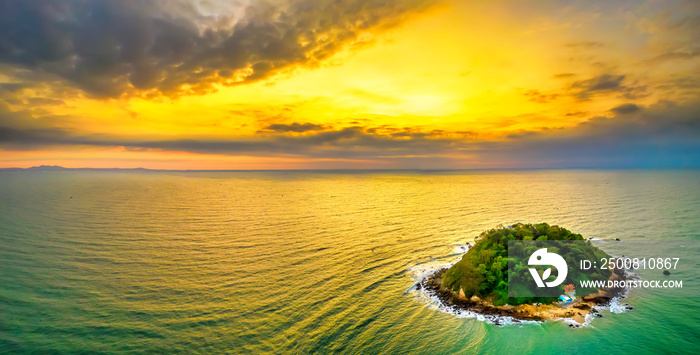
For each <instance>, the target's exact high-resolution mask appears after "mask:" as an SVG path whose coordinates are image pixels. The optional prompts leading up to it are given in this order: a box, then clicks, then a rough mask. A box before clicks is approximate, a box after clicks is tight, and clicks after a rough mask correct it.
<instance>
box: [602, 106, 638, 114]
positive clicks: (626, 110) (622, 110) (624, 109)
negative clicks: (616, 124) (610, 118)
mask: <svg viewBox="0 0 700 355" xmlns="http://www.w3.org/2000/svg"><path fill="white" fill-rule="evenodd" d="M641 109H642V108H641V107H639V106H637V105H636V104H623V105H620V106H617V107H613V108H612V109H610V111H612V112H614V113H616V114H619V115H627V114H630V113H635V112H637V111H639V110H641Z"/></svg>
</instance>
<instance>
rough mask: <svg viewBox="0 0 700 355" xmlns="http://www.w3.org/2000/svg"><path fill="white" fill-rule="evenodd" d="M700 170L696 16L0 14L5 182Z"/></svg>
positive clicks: (171, 6)
mask: <svg viewBox="0 0 700 355" xmlns="http://www.w3.org/2000/svg"><path fill="white" fill-rule="evenodd" d="M37 165H60V166H64V167H92V168H114V167H118V168H135V167H144V168H151V169H178V170H180V169H193V170H198V169H203V170H208V169H214V170H219V169H232V170H237V169H493V168H499V169H500V168H638V167H642V168H644V167H649V168H666V167H698V166H700V2H698V1H693V0H691V1H675V0H649V1H609V0H608V1H595V0H588V1H521V0H518V1H516V0H505V1H481V0H472V1H466V0H402V1H387V0H365V1H361V0H264V1H263V0H261V1H258V0H238V1H214V0H190V1H186V0H158V1H155V0H138V1H136V0H134V1H132V0H120V1H92V0H82V1H81V0H76V1H63V2H50V1H43V0H23V1H3V2H0V168H3V167H31V166H37Z"/></svg>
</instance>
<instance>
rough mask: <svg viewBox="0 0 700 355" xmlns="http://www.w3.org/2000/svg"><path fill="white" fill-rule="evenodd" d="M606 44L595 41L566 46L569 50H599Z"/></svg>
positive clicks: (572, 43)
mask: <svg viewBox="0 0 700 355" xmlns="http://www.w3.org/2000/svg"><path fill="white" fill-rule="evenodd" d="M604 45H605V44H603V42H595V41H582V42H570V43H567V44H566V46H567V47H569V48H598V47H603V46H604Z"/></svg>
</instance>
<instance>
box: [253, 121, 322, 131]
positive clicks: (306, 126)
mask: <svg viewBox="0 0 700 355" xmlns="http://www.w3.org/2000/svg"><path fill="white" fill-rule="evenodd" d="M325 128H326V127H325V126H323V125H319V124H313V123H297V122H294V123H292V124H282V123H275V124H271V125H269V126H267V127H265V128H264V129H262V130H260V131H258V132H280V133H288V132H296V133H303V132H311V131H322V130H324V129H325Z"/></svg>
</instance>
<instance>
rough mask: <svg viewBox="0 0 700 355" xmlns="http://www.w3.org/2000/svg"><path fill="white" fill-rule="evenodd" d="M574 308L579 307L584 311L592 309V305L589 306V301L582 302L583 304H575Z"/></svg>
mask: <svg viewBox="0 0 700 355" xmlns="http://www.w3.org/2000/svg"><path fill="white" fill-rule="evenodd" d="M574 308H578V309H580V310H582V311H586V310H589V309H591V306H589V305H588V304H587V303H581V304H577V305H575V306H574Z"/></svg>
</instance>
